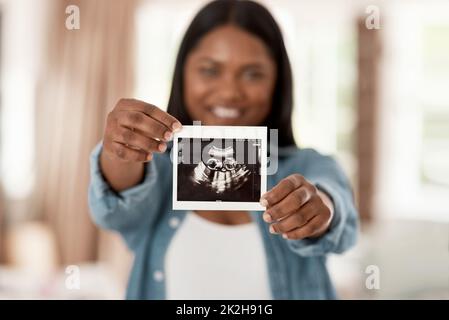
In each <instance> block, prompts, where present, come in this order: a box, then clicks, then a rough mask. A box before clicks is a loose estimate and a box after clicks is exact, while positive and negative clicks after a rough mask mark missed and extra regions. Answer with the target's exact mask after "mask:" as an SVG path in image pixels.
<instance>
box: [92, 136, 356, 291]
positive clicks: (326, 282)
mask: <svg viewBox="0 0 449 320" xmlns="http://www.w3.org/2000/svg"><path fill="white" fill-rule="evenodd" d="M101 149H102V143H101V142H100V143H99V144H98V145H97V146H96V147H95V148H94V150H93V151H92V154H91V158H90V168H91V173H90V174H91V181H90V185H89V192H88V195H89V207H90V211H91V215H92V218H93V220H94V222H95V224H96V225H98V226H99V227H101V228H104V229H108V230H114V231H116V232H118V233H119V234H120V235H121V236H122V237H123V239H124V241H125V242H126V244H127V246H128V248H129V249H130V250H131V251H132V252H133V254H134V263H133V267H132V270H131V274H130V277H129V281H128V287H127V293H126V298H127V299H165V296H166V293H165V280H166V279H165V273H164V261H165V253H166V252H167V249H168V247H169V245H170V241H171V239H172V237H173V235H174V234H175V233H176V231H177V230H178V229H179V226H180V225H181V224H182V222H183V219H184V217H185V215H186V211H178V210H176V211H173V210H172V162H171V160H170V154H169V151H170V147H169V148H168V149H167V150H168V151H166V152H165V153H162V154H154V155H153V159H152V160H151V161H150V162H148V163H146V165H145V177H144V180H143V181H142V183H140V184H139V185H137V186H134V187H132V188H129V189H127V190H124V191H122V192H119V193H117V192H114V191H113V190H112V189H111V187H110V186H109V185H108V183H107V182H106V181H105V179H104V178H103V176H102V173H101V170H100V166H99V155H100V152H101ZM293 173H299V174H301V175H303V176H304V177H305V178H306V179H307V180H308V181H310V182H311V183H313V184H315V186H316V187H317V188H318V189H319V190H321V191H323V192H325V193H326V194H327V195H328V196H329V197H330V198H331V200H332V201H333V204H334V216H333V219H332V221H331V225H330V227H329V229H328V231H327V232H326V233H325V234H324V235H322V236H321V237H318V238H311V239H307V238H306V239H301V240H289V239H284V238H282V237H281V236H280V235H274V234H271V233H270V232H269V231H268V224H267V223H266V222H264V221H263V220H262V212H261V211H252V212H250V215H251V218H252V219H253V221H255V222H256V224H257V226H258V228H259V230H260V233H261V238H262V241H263V246H264V248H265V253H266V261H267V267H268V268H267V269H268V276H269V283H270V288H271V293H272V297H273V299H335V298H336V292H335V289H334V287H333V285H332V282H331V279H330V277H329V274H328V271H327V268H326V255H327V254H329V253H342V252H344V251H345V250H347V249H349V248H350V247H351V246H353V245H354V244H355V242H356V238H357V234H358V214H357V211H356V209H355V207H354V203H353V196H352V191H351V188H350V186H349V184H348V181H347V178H346V177H345V175H344V173H343V171H342V169H341V168H340V167H339V165H338V164H337V163H336V161H335V160H334V159H332V158H331V157H329V156H324V155H321V154H319V153H318V152H316V151H315V150H313V149H298V148H296V147H286V148H280V149H279V151H278V170H277V172H276V173H275V174H273V175H268V176H267V190H270V189H271V188H272V187H273V186H275V185H276V184H277V183H278V182H279V181H280V180H281V179H283V178H285V177H287V176H289V175H291V174H293Z"/></svg>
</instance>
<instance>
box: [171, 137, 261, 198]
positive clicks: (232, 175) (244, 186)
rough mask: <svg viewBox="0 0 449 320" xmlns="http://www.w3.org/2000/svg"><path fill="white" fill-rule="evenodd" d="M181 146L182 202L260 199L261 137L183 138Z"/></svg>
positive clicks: (180, 142)
mask: <svg viewBox="0 0 449 320" xmlns="http://www.w3.org/2000/svg"><path fill="white" fill-rule="evenodd" d="M178 145H179V148H178V163H177V165H178V186H177V200H178V201H232V202H257V201H259V198H260V196H261V194H260V182H261V176H260V162H261V161H260V156H261V154H260V153H261V141H260V140H259V139H201V138H179V139H178Z"/></svg>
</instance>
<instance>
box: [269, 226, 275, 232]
mask: <svg viewBox="0 0 449 320" xmlns="http://www.w3.org/2000/svg"><path fill="white" fill-rule="evenodd" d="M269 230H270V233H272V234H276V231H274V227H273V225H271V226H270V229H269Z"/></svg>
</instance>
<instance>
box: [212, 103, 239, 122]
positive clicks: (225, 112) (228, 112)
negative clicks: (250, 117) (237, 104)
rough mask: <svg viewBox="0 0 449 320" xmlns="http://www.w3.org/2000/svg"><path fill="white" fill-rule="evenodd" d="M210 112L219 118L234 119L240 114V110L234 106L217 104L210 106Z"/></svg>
mask: <svg viewBox="0 0 449 320" xmlns="http://www.w3.org/2000/svg"><path fill="white" fill-rule="evenodd" d="M212 113H213V114H214V115H215V116H217V117H220V118H226V119H234V118H237V117H238V116H240V111H239V110H238V109H236V108H227V107H221V106H217V107H214V108H212Z"/></svg>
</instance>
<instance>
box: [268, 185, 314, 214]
mask: <svg viewBox="0 0 449 320" xmlns="http://www.w3.org/2000/svg"><path fill="white" fill-rule="evenodd" d="M314 188H315V186H313V185H306V184H304V185H303V186H302V187H300V188H298V189H295V190H293V192H291V193H290V194H289V195H288V196H286V197H285V198H284V199H282V200H281V201H279V202H278V203H276V204H275V205H274V206H272V207H269V208H268V209H267V210H266V211H265V213H264V214H263V219H264V220H265V221H266V222H273V221H276V220H279V219H281V218H283V217H285V216H288V215H290V214H292V213H293V212H297V211H298V210H299V208H301V207H302V206H303V205H305V204H306V203H307V201H309V200H310V199H311V197H312V196H313V195H314V191H315V190H314Z"/></svg>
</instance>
